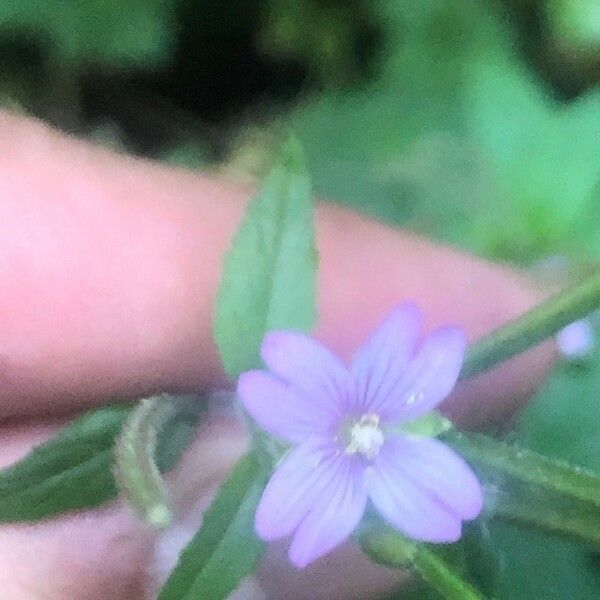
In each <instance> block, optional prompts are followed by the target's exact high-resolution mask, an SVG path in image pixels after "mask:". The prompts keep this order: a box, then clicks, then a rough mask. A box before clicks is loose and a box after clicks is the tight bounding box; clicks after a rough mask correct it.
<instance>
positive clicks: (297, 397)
mask: <svg viewBox="0 0 600 600" xmlns="http://www.w3.org/2000/svg"><path fill="white" fill-rule="evenodd" d="M237 395H238V397H239V399H240V401H241V402H242V404H243V405H244V408H245V409H246V410H247V411H248V412H249V413H250V414H251V415H252V417H253V418H254V419H255V420H256V422H257V423H258V424H259V425H260V426H261V427H262V428H263V429H265V430H267V431H268V432H269V433H271V434H272V435H274V436H276V437H279V438H281V439H283V440H286V441H289V442H302V441H303V440H305V439H306V438H307V437H308V436H310V435H311V434H318V433H322V434H324V435H325V434H326V433H327V432H328V431H329V430H330V429H331V428H332V427H333V425H334V424H335V423H336V422H337V410H336V409H335V407H334V406H333V405H331V404H329V403H318V402H315V403H313V402H312V400H313V398H311V397H307V396H306V395H303V394H302V393H299V392H298V391H296V390H294V389H293V388H291V387H290V386H289V385H288V384H286V383H285V382H283V381H281V380H280V379H277V378H276V377H274V376H273V375H271V374H270V373H267V372H266V371H247V372H246V373H243V374H242V375H241V376H240V378H239V379H238V385H237Z"/></svg>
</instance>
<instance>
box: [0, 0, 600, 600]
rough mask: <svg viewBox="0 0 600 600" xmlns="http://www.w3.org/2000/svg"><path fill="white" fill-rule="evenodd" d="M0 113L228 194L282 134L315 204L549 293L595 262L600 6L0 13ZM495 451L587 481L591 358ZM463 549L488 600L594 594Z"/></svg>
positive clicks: (344, 4) (543, 2)
mask: <svg viewBox="0 0 600 600" xmlns="http://www.w3.org/2000/svg"><path fill="white" fill-rule="evenodd" d="M0 104H2V105H4V106H8V107H10V108H12V109H13V110H16V111H24V112H27V113H30V114H34V115H37V116H40V117H42V118H44V119H46V120H48V121H50V122H52V123H54V124H56V125H57V126H59V127H61V128H63V129H65V130H67V131H70V132H72V133H75V134H77V135H80V136H83V137H87V138H91V139H94V140H97V141H100V142H102V143H105V144H107V145H110V146H113V147H115V148H118V149H122V150H125V151H128V152H133V153H136V154H140V155H144V156H150V157H153V158H157V159H160V160H165V161H169V162H171V163H174V164H178V165H181V166H185V167H188V168H209V169H213V170H215V171H217V172H219V173H220V174H222V175H223V176H227V177H230V178H233V179H239V180H247V179H248V178H251V179H253V178H256V177H259V176H260V175H261V174H262V173H263V172H264V170H265V168H266V167H267V165H268V164H269V162H270V159H271V157H272V154H273V152H274V150H275V149H276V148H277V144H278V142H279V140H280V139H281V137H282V136H284V135H286V133H287V132H289V131H290V130H292V131H294V132H295V133H296V134H297V135H298V136H299V137H300V138H301V140H302V141H303V143H304V145H305V148H306V152H307V155H308V159H309V162H310V168H311V171H312V174H313V177H314V182H315V187H316V191H317V193H318V194H320V195H321V196H325V197H328V198H330V199H333V200H335V201H337V202H340V203H344V204H348V205H350V206H352V207H354V208H355V209H357V210H360V211H363V212H365V213H368V214H370V215H372V216H374V217H376V218H378V219H381V220H385V221H387V222H389V223H392V224H395V225H402V226H404V227H409V228H411V229H413V230H416V231H419V232H422V233H425V234H426V235H428V236H431V237H434V238H438V239H441V240H445V241H448V242H450V243H452V244H454V245H456V246H459V247H462V248H465V249H467V250H469V251H471V252H474V253H476V254H479V255H482V256H486V257H489V258H492V259H496V260H505V261H509V262H512V263H515V264H518V265H519V266H521V267H523V268H526V269H529V270H531V272H532V274H533V275H534V276H536V277H538V278H540V281H542V282H543V284H544V285H548V286H550V287H553V286H556V287H558V286H561V285H564V283H565V282H567V281H569V280H571V279H574V278H579V277H585V274H586V273H587V272H589V270H590V269H595V268H596V263H598V261H599V260H600V0H503V1H500V0H496V1H494V0H480V1H479V2H477V1H475V0H419V1H415V0H372V1H368V0H345V1H344V0H321V1H319V0H296V1H294V0H231V1H228V2H206V1H201V0H86V1H83V0H2V2H0ZM466 293H477V292H476V290H472V291H469V290H467V291H466ZM484 301H485V299H482V302H484ZM511 437H513V438H514V439H516V440H518V441H520V442H521V443H525V444H527V445H529V446H530V447H532V448H535V449H537V450H539V451H542V452H545V453H548V454H551V455H553V456H559V457H563V458H567V459H569V460H572V461H575V462H577V463H580V464H583V465H586V466H588V467H590V468H594V469H597V470H600V353H593V352H592V353H591V355H590V356H587V357H585V358H584V359H581V360H577V361H574V362H573V361H565V363H564V364H562V365H561V366H559V367H558V369H557V372H556V374H555V375H554V377H553V378H551V380H550V381H549V382H548V383H547V385H546V386H545V389H543V390H542V391H541V392H540V393H539V395H538V397H537V398H536V399H535V400H534V402H532V404H531V405H530V407H529V408H528V409H527V410H526V411H525V413H524V414H523V415H522V416H521V418H520V419H519V422H518V424H517V427H516V430H515V431H514V432H513V433H512V434H511ZM485 539H486V540H487V543H486V551H485V552H477V555H478V557H479V560H478V561H477V562H478V564H477V570H478V572H479V580H480V582H481V581H482V583H483V585H484V587H486V588H487V591H488V593H490V594H491V595H492V596H494V597H495V598H499V599H523V600H525V599H533V600H535V599H538V598H539V599H549V600H552V599H564V598H569V599H576V600H577V599H588V598H590V599H591V598H600V559H598V558H597V557H595V556H594V555H592V554H591V553H588V552H585V551H583V550H581V549H578V548H575V547H574V546H572V545H570V544H567V543H563V542H558V541H556V540H553V539H552V538H546V537H542V536H539V535H532V534H529V533H525V532H522V531H518V530H516V529H514V528H512V527H509V526H507V525H502V526H500V525H494V526H492V525H490V527H489V531H488V530H487V529H486V536H485ZM482 574H483V575H482ZM414 594H416V596H417V597H425V596H424V595H423V592H422V591H415V592H414Z"/></svg>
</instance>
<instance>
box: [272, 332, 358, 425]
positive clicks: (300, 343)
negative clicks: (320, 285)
mask: <svg viewBox="0 0 600 600" xmlns="http://www.w3.org/2000/svg"><path fill="white" fill-rule="evenodd" d="M261 356H262V358H263V360H264V361H265V364H266V365H267V367H269V369H270V370H271V371H273V372H274V373H275V374H276V375H278V376H279V377H281V378H282V379H284V380H285V381H287V382H289V383H290V385H291V386H292V387H294V388H296V389H297V390H298V391H300V392H302V393H304V394H308V395H309V396H311V397H312V398H313V402H314V403H325V404H332V405H334V406H335V407H336V410H337V411H338V414H340V415H341V414H342V411H343V408H344V405H345V398H346V396H347V394H346V391H345V390H346V382H347V379H348V370H347V369H346V367H345V366H344V364H343V363H342V362H341V361H340V360H339V359H338V358H337V357H336V356H334V355H333V354H332V353H331V352H330V351H329V350H328V349H327V348H325V346H323V345H322V344H320V343H319V342H317V341H316V340H314V339H313V338H311V337H309V336H307V335H304V334H302V333H298V332H295V331H271V332H269V333H267V335H266V336H265V339H264V340H263V343H262V347H261Z"/></svg>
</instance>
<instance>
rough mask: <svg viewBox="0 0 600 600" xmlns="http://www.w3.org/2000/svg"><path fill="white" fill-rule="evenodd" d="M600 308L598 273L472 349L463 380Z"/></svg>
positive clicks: (506, 326) (497, 331)
mask: <svg viewBox="0 0 600 600" xmlns="http://www.w3.org/2000/svg"><path fill="white" fill-rule="evenodd" d="M599 308H600V273H597V274H595V275H593V276H591V277H590V278H589V279H587V280H586V281H585V282H583V283H581V284H579V285H577V286H574V287H572V288H570V289H567V290H565V291H563V292H560V293H559V294H557V295H555V296H553V297H551V298H549V299H548V300H546V301H545V302H542V303H541V304H538V305H537V306H535V307H533V308H532V309H531V310H529V311H527V312H526V313H524V314H523V315H522V316H520V317H518V318H517V319H515V320H514V321H512V322H510V323H508V325H505V326H503V327H500V328H499V329H496V330H495V331H493V332H492V333H490V334H489V335H487V336H485V337H484V338H482V339H481V340H479V341H477V342H475V343H474V344H473V345H471V347H470V348H469V350H468V351H467V356H466V358H465V364H464V366H463V369H462V371H461V373H460V378H461V379H466V378H468V377H473V376H474V375H478V374H479V373H482V372H483V371H487V370H488V369H490V368H492V367H494V366H495V365H497V364H498V363H500V362H503V361H505V360H507V359H508V358H511V357H513V356H515V355H516V354H519V353H521V352H523V351H524V350H527V349H528V348H531V347H532V346H535V345H536V344H539V343H540V342H542V341H543V340H545V339H547V338H549V337H551V336H553V335H554V334H555V333H557V332H558V331H560V330H561V329H562V328H563V327H565V326H567V325H569V323H572V322H573V321H577V320H578V319H581V318H583V317H585V316H586V315H589V314H590V313H592V312H594V311H595V310H597V309H599Z"/></svg>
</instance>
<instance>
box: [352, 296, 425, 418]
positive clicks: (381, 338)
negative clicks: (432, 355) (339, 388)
mask: <svg viewBox="0 0 600 600" xmlns="http://www.w3.org/2000/svg"><path fill="white" fill-rule="evenodd" d="M421 320H422V319H421V313H420V311H419V309H418V308H417V307H416V306H415V305H414V304H410V303H406V304H402V305H401V306H399V307H398V308H396V309H395V310H394V311H392V313H391V314H390V315H389V316H388V317H387V318H386V319H385V320H384V321H383V323H382V324H381V325H380V326H379V327H378V328H377V329H376V330H375V331H374V332H373V333H372V334H371V336H370V337H369V339H368V340H367V341H366V342H365V343H364V344H363V345H362V346H361V348H359V350H358V352H357V353H356V355H355V356H354V360H353V361H352V375H353V377H354V381H355V386H356V405H357V406H356V408H358V409H359V410H365V409H366V408H367V407H368V405H369V401H370V400H371V399H372V398H373V397H375V396H376V395H377V394H379V395H382V394H383V395H385V394H386V393H388V392H389V389H388V388H389V384H390V383H392V384H393V383H394V381H395V379H396V377H397V376H398V374H399V373H402V372H403V371H404V370H405V369H406V367H407V365H408V363H409V361H410V359H411V357H412V355H413V354H414V351H415V347H416V345H417V342H418V340H419V332H420V330H421Z"/></svg>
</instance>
